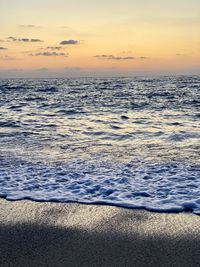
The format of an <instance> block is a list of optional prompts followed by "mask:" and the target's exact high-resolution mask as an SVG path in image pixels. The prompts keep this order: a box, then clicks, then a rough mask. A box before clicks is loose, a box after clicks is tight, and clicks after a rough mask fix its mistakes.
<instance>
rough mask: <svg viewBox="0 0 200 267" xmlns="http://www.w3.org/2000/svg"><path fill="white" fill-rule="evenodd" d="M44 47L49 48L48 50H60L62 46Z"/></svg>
mask: <svg viewBox="0 0 200 267" xmlns="http://www.w3.org/2000/svg"><path fill="white" fill-rule="evenodd" d="M46 49H50V50H61V49H62V47H61V46H47V47H46Z"/></svg>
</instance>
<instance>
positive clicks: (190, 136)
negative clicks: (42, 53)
mask: <svg viewBox="0 0 200 267" xmlns="http://www.w3.org/2000/svg"><path fill="white" fill-rule="evenodd" d="M199 88H200V77H197V76H196V77H195V76H192V77H164V78H120V79H117V78H113V79H89V78H87V79H56V80H52V79H49V80H22V79H21V80H20V79H19V80H1V81H0V195H1V196H2V197H7V198H8V199H22V198H31V199H35V200H51V201H53V200H55V201H63V202H67V201H80V202H103V203H111V204H116V205H121V206H129V207H146V208H148V209H153V210H154V209H155V210H183V209H186V208H187V209H188V208H189V209H192V210H194V211H195V212H196V213H198V211H199V210H200V190H199V189H200V179H199V178H200V157H199V155H200V142H199V140H200V124H199V120H200V100H199V99H200V89H199Z"/></svg>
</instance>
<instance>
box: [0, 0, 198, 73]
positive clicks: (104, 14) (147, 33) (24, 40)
mask: <svg viewBox="0 0 200 267" xmlns="http://www.w3.org/2000/svg"><path fill="white" fill-rule="evenodd" d="M177 74H181V75H184V74H195V75H196V74H200V1H199V0H190V1H188V0H167V1H166V0H123V1H122V0H73V1H70V0H28V1H27V0H0V78H7V77H8V78H9V77H13V78H15V77H36V78H37V77H38V78H40V77H41V78H43V77H44V78H46V77H50V78H54V77H84V76H95V77H98V76H99V77H100V76H132V75H134V76H135V75H177Z"/></svg>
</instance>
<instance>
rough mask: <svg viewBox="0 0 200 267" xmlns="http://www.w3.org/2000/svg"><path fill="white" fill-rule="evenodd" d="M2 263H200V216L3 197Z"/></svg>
mask: <svg viewBox="0 0 200 267" xmlns="http://www.w3.org/2000/svg"><path fill="white" fill-rule="evenodd" d="M0 207H1V208H0V266H1V267H4V266H5V267H10V266H13V267H21V266H24V267H25V266H26V267H32V266H39V267H40V266H48V267H51V266H52V267H57V266H58V267H62V266H65V267H66V266H70V267H71V266H87V267H90V266H92V267H96V266H123V267H124V266H133V267H135V266H136V267H137V266H138V267H142V266H152V267H154V266H159V267H160V266H170V267H171V266H176V267H177V266H181V267H183V266H187V267H188V266H191V267H195V266H200V216H197V215H194V214H191V213H177V214H169V213H155V212H148V211H144V210H130V209H123V208H117V207H110V206H97V205H82V204H57V203H36V202H31V201H18V202H10V201H6V200H4V199H0Z"/></svg>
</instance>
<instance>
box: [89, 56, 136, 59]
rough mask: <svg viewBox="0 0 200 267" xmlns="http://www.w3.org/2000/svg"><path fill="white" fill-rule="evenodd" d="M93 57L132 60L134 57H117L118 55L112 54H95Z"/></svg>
mask: <svg viewBox="0 0 200 267" xmlns="http://www.w3.org/2000/svg"><path fill="white" fill-rule="evenodd" d="M94 57H95V58H98V59H105V60H133V59H135V57H130V56H127V57H119V56H114V55H96V56H94Z"/></svg>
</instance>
